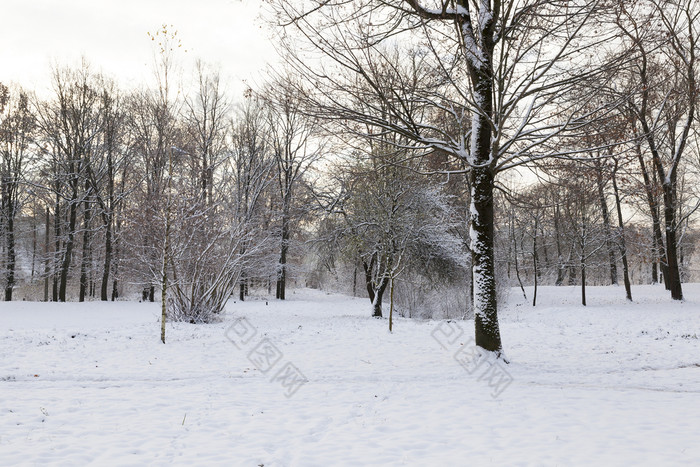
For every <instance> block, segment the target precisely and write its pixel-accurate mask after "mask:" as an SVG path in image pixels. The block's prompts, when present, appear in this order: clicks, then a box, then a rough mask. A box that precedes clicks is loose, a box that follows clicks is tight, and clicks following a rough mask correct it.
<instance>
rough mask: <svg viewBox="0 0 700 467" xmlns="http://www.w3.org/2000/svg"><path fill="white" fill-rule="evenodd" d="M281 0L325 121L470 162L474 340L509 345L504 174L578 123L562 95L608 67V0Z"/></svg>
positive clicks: (541, 153)
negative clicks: (501, 221)
mask: <svg viewBox="0 0 700 467" xmlns="http://www.w3.org/2000/svg"><path fill="white" fill-rule="evenodd" d="M275 3H276V5H277V12H278V14H279V17H280V18H282V19H281V22H282V23H284V24H286V25H287V26H290V27H295V28H296V31H298V36H297V37H301V39H300V40H303V43H305V44H309V45H310V46H311V47H312V53H310V54H307V55H303V56H302V54H300V53H299V52H298V51H299V50H302V49H303V48H302V47H301V46H300V45H299V44H298V43H297V42H295V40H292V39H290V40H288V41H286V44H287V50H288V51H289V52H290V56H291V58H290V62H291V63H292V64H293V65H294V66H295V67H296V69H297V70H298V71H299V72H300V73H302V74H303V75H304V76H306V78H307V79H309V80H310V81H311V82H312V83H313V84H314V86H315V87H316V88H317V90H318V92H317V93H315V94H314V95H311V96H310V101H311V102H310V106H312V107H314V108H316V109H318V111H319V113H321V114H322V115H323V116H324V117H325V118H328V119H345V120H351V121H356V122H364V123H368V124H370V125H371V126H372V127H378V128H382V129H384V130H385V131H390V132H396V133H398V134H400V135H402V136H403V138H404V140H408V141H410V142H411V143H410V146H411V147H412V148H413V149H418V150H423V151H444V152H445V153H447V154H449V155H451V156H452V157H453V158H456V159H457V160H460V161H462V162H463V163H464V164H465V165H466V166H467V167H468V172H469V173H470V183H471V207H470V213H471V219H470V228H471V251H472V264H473V271H474V293H473V296H474V306H475V327H476V343H477V345H478V346H480V347H482V348H484V349H486V350H489V351H494V352H496V353H497V354H499V355H500V354H501V352H502V344H501V338H500V332H499V326H498V316H497V303H496V283H495V277H494V259H495V257H494V247H493V245H494V239H493V237H494V204H493V190H494V186H495V180H496V176H497V175H498V174H499V173H501V172H503V171H505V170H508V169H509V168H512V167H515V166H518V165H521V164H526V163H528V162H531V161H533V160H537V159H540V158H544V157H550V156H553V155H557V154H559V155H561V150H560V149H559V148H558V147H557V146H556V145H553V144H551V143H553V142H554V139H555V138H556V137H557V136H561V135H563V134H564V133H565V132H566V130H568V129H571V127H572V124H573V122H574V120H572V115H574V114H576V111H577V110H578V109H579V108H580V107H579V106H580V105H581V104H579V103H577V104H576V105H575V106H571V105H569V106H565V105H562V106H555V105H554V103H555V102H556V101H557V100H558V98H559V97H561V96H562V95H564V94H566V93H567V92H568V91H569V90H570V89H571V88H572V86H573V85H574V84H576V83H580V82H581V81H582V80H583V79H585V78H587V77H590V76H591V75H592V73H594V72H595V71H596V70H597V69H599V65H600V63H597V62H596V61H597V59H598V57H600V55H599V54H592V53H589V52H590V51H592V50H594V47H604V44H606V43H607V41H608V40H609V37H607V36H606V34H605V33H603V34H598V35H597V36H593V35H589V34H583V32H584V31H587V27H588V26H589V24H592V23H591V19H592V18H593V15H594V13H595V12H596V11H597V10H598V9H600V8H601V7H602V6H603V2H601V1H574V2H571V1H540V0H533V1H522V2H515V1H512V2H511V1H490V2H480V1H479V2H477V1H468V0H455V1H453V0H447V1H436V2H426V3H423V2H421V1H419V0H405V1H403V2H388V1H384V0H362V1H357V2H347V1H345V0H323V1H321V0H308V1H304V2H294V1H291V0H289V1H288V0H278V1H276V2H275ZM298 5H301V6H298ZM289 29H290V28H288V30H289ZM388 43H391V44H392V45H394V46H393V47H388V45H387V44H388ZM415 44H420V45H419V46H415ZM394 50H395V51H396V52H395V53H396V54H398V55H399V57H400V60H398V61H396V60H395V57H394V55H395V53H394ZM321 57H323V60H321V59H320V58H321ZM387 80H390V81H391V82H392V86H386V85H385V83H386V82H387ZM358 101H364V102H369V103H370V104H369V105H367V106H366V107H365V108H363V109H362V110H361V111H358V109H357V107H356V106H354V105H351V103H354V102H358ZM372 103H376V104H375V105H374V108H372V105H373V104H372ZM379 103H381V108H380V104H379ZM574 107H575V108H574ZM439 115H440V116H442V118H440V119H438V118H437V117H438V116H439ZM438 122H439V123H438ZM576 123H580V119H579V121H577V122H576Z"/></svg>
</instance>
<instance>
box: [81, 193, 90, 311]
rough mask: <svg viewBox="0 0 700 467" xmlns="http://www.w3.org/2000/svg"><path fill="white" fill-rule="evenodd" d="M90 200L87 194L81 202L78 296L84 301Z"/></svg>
mask: <svg viewBox="0 0 700 467" xmlns="http://www.w3.org/2000/svg"><path fill="white" fill-rule="evenodd" d="M85 185H86V186H85V189H86V191H87V190H88V189H89V187H88V186H87V185H88V183H87V182H85ZM90 214H91V212H90V202H89V196H88V197H86V199H85V202H84V203H83V255H82V260H81V262H80V293H79V296H78V301H79V302H84V301H85V295H86V294H87V293H88V292H89V291H88V271H87V270H88V265H89V262H90V220H91V215H90Z"/></svg>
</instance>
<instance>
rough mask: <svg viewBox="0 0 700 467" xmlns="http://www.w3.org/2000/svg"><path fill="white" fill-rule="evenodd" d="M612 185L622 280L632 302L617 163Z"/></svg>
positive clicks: (628, 298)
mask: <svg viewBox="0 0 700 467" xmlns="http://www.w3.org/2000/svg"><path fill="white" fill-rule="evenodd" d="M612 185H613V191H614V192H615V207H616V208H617V225H618V229H619V230H618V232H619V240H618V241H619V247H620V255H621V256H622V279H623V281H624V283H625V294H626V295H627V300H629V301H632V285H631V284H630V274H629V265H628V264H627V244H626V241H625V224H624V221H623V219H622V203H621V202H620V191H619V190H618V188H617V161H615V170H613V172H612Z"/></svg>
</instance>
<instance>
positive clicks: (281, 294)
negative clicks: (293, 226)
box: [277, 212, 289, 300]
mask: <svg viewBox="0 0 700 467" xmlns="http://www.w3.org/2000/svg"><path fill="white" fill-rule="evenodd" d="M288 249H289V214H288V213H286V212H285V213H284V214H283V215H282V244H281V245H280V263H279V272H278V277H277V298H278V299H280V300H284V299H285V291H286V287H287V250H288Z"/></svg>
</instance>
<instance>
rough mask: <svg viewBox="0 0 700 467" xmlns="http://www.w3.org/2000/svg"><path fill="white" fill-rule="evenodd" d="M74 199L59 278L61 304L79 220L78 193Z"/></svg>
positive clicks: (69, 209) (66, 284)
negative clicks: (76, 225)
mask: <svg viewBox="0 0 700 467" xmlns="http://www.w3.org/2000/svg"><path fill="white" fill-rule="evenodd" d="M73 195H74V196H73V198H72V200H71V202H70V206H69V208H68V211H69V215H68V216H69V217H68V236H67V239H66V243H65V249H64V252H63V259H62V261H61V271H60V277H59V285H58V300H59V301H61V302H65V301H66V289H67V286H68V271H69V269H70V263H71V257H72V256H73V244H74V241H75V224H76V222H77V218H78V204H77V202H76V200H77V193H75V192H74V193H73Z"/></svg>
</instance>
